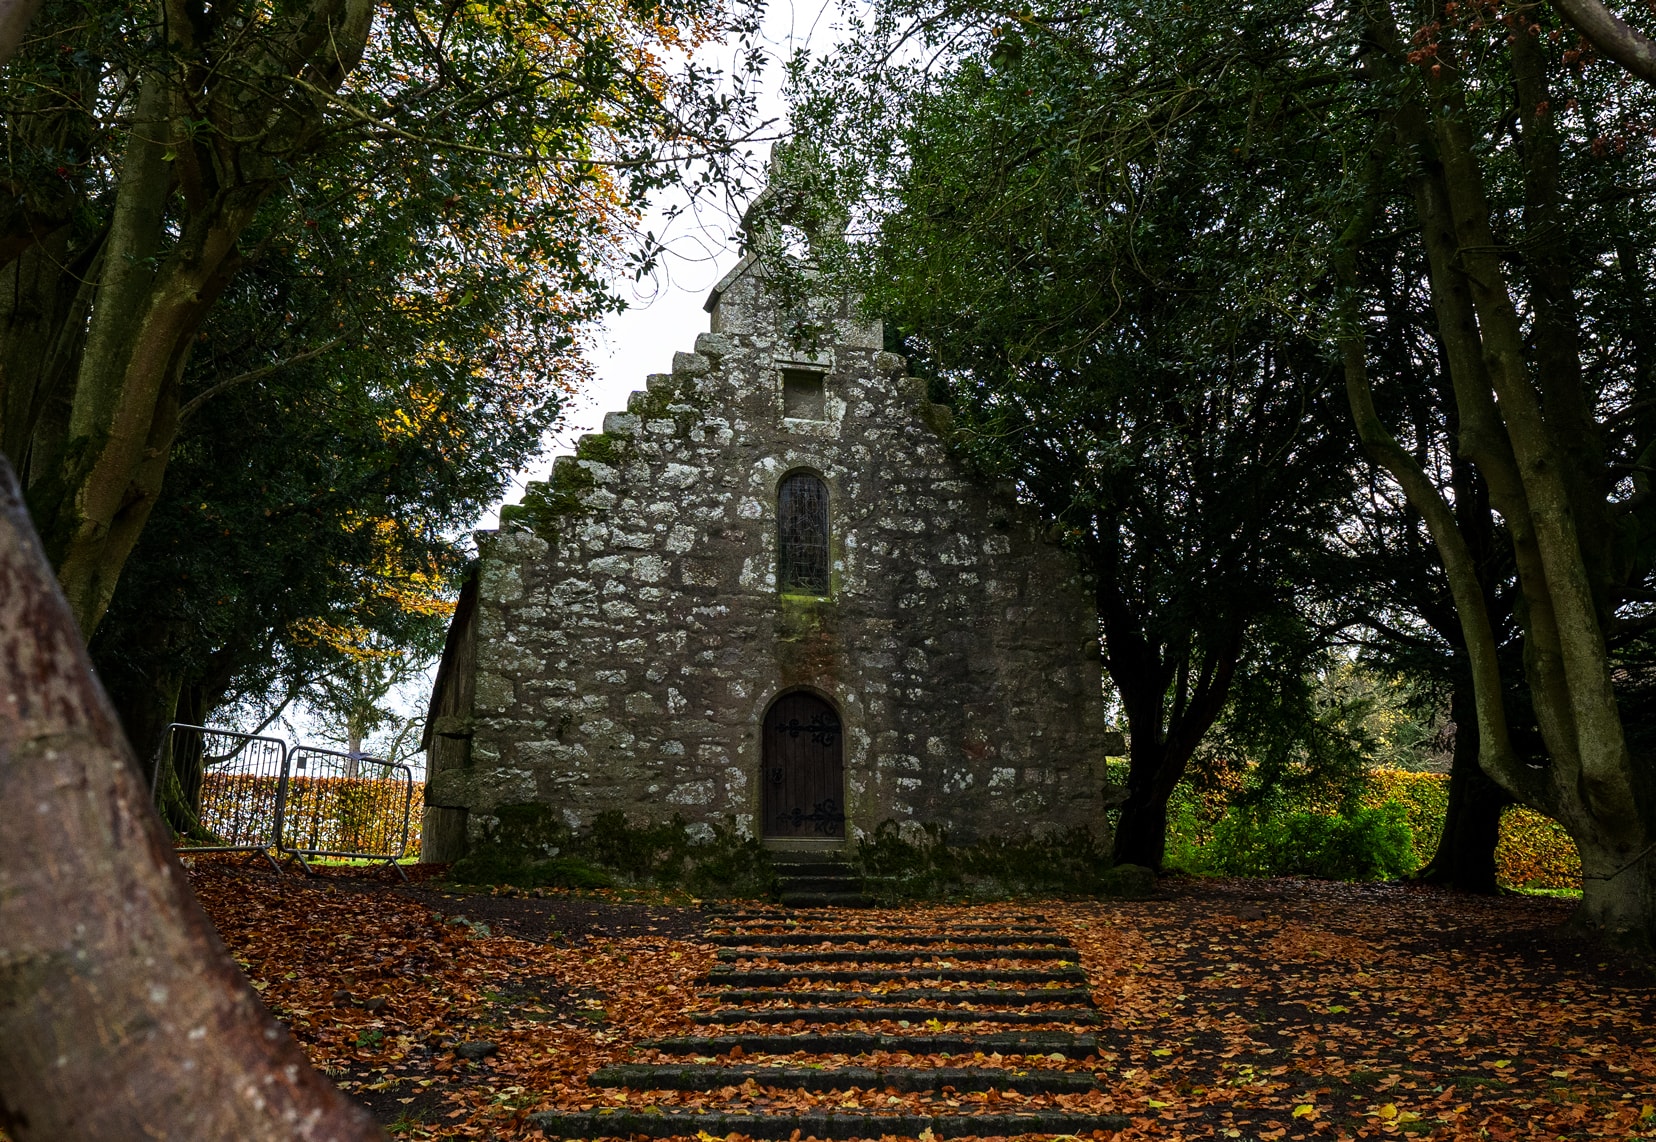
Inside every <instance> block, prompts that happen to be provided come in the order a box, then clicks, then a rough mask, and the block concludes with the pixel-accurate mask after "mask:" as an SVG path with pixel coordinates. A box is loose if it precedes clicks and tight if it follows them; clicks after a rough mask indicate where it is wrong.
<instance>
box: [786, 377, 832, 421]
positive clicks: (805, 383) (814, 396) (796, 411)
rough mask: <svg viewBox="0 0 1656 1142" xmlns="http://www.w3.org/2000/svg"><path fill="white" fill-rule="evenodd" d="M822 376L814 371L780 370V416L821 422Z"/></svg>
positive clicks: (825, 415) (822, 410) (822, 416)
mask: <svg viewBox="0 0 1656 1142" xmlns="http://www.w3.org/2000/svg"><path fill="white" fill-rule="evenodd" d="M822 377H823V375H822V374H821V373H819V372H817V371H815V370H814V369H783V370H782V415H783V416H791V417H793V418H794V419H795V420H823V419H826V417H827V413H826V412H825V411H824V408H823V391H822Z"/></svg>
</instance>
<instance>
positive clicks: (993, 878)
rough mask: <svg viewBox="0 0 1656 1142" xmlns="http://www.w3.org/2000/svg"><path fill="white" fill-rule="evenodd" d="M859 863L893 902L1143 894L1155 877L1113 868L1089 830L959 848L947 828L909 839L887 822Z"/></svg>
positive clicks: (859, 853) (860, 847)
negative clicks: (948, 833)
mask: <svg viewBox="0 0 1656 1142" xmlns="http://www.w3.org/2000/svg"><path fill="white" fill-rule="evenodd" d="M851 856H852V863H853V865H854V866H855V867H856V869H857V871H858V872H859V873H861V874H862V877H863V889H864V891H865V892H866V893H868V895H870V896H872V897H874V898H875V899H876V900H879V901H880V902H881V903H885V904H896V903H899V902H901V901H904V900H961V899H967V900H1001V899H1006V898H1009V897H1015V896H1139V895H1143V894H1145V893H1146V892H1148V891H1149V888H1150V885H1151V883H1152V882H1153V878H1152V877H1151V876H1150V875H1149V874H1148V873H1143V875H1140V873H1141V872H1142V871H1143V870H1134V869H1133V867H1132V866H1122V867H1119V868H1117V867H1112V865H1111V863H1110V849H1109V844H1108V843H1107V841H1106V840H1103V839H1101V838H1099V837H1095V836H1094V835H1093V834H1092V832H1091V831H1090V830H1088V829H1085V828H1077V829H1066V830H1063V831H1062V832H1053V833H1046V834H1041V835H1038V836H1036V835H1024V836H1015V837H999V836H992V837H985V838H984V839H982V840H980V841H977V842H975V843H973V844H968V845H961V844H953V843H951V842H950V841H949V838H948V835H947V834H946V833H944V832H943V831H942V830H941V829H937V828H932V827H928V828H927V829H926V830H925V832H924V834H923V835H922V836H911V838H909V839H905V838H904V837H903V835H902V833H901V831H899V829H898V827H897V825H896V824H895V822H892V821H886V822H885V823H884V824H882V825H880V827H879V828H877V829H876V830H875V831H874V834H873V835H872V836H870V837H864V838H863V839H862V840H860V841H858V842H857V845H856V848H855V849H854V850H853V852H852V854H851Z"/></svg>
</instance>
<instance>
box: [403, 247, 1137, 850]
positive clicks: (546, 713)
mask: <svg viewBox="0 0 1656 1142" xmlns="http://www.w3.org/2000/svg"><path fill="white" fill-rule="evenodd" d="M764 264H765V263H764V261H763V260H762V259H759V258H756V257H755V256H753V255H752V254H750V255H749V256H747V257H745V258H744V259H743V260H742V262H741V263H740V264H738V265H737V266H736V268H735V269H734V270H732V271H731V272H730V274H728V275H727V276H726V277H725V278H724V280H722V281H721V282H719V284H718V285H717V286H715V287H714V289H713V292H712V294H711V296H710V297H709V298H708V300H707V304H706V308H707V310H708V312H709V313H710V314H711V321H710V332H708V333H704V334H702V335H701V336H700V337H698V338H697V339H696V345H695V351H694V352H692V353H682V352H681V353H677V354H675V355H674V356H673V359H672V370H671V372H667V373H660V374H657V375H654V376H651V377H650V378H649V382H648V387H647V388H646V389H645V390H644V391H641V392H635V393H634V394H632V398H631V399H630V400H629V401H628V405H627V410H626V411H625V412H612V413H610V414H609V415H608V416H607V417H605V419H604V424H603V432H602V433H598V434H594V435H589V436H586V437H584V438H583V439H582V440H581V442H580V444H579V446H578V447H577V449H576V451H575V454H574V455H573V456H560V457H558V458H557V460H556V462H555V463H554V465H553V469H552V474H551V478H550V479H549V480H548V481H546V482H545V483H536V484H531V485H530V487H529V489H528V491H527V493H526V494H525V496H524V497H523V502H522V503H521V504H519V505H516V506H513V507H509V508H507V509H505V510H503V511H502V513H501V524H500V528H499V530H498V531H496V532H481V533H479V534H478V548H479V558H478V568H477V572H476V574H475V576H474V577H473V578H472V579H470V580H469V581H468V583H467V585H466V588H465V590H464V591H463V592H462V596H461V600H460V604H459V606H458V607H457V609H456V612H455V616H454V619H453V624H452V627H451V629H450V632H449V638H448V644H447V646H446V647H445V650H444V653H443V659H442V663H441V665H440V667H439V671H438V677H437V682H436V687H435V690H434V693H433V696H432V704H431V713H430V717H429V719H428V722H427V725H426V745H427V786H426V803H427V810H426V819H425V831H424V841H423V849H422V851H423V858H424V859H426V860H431V861H447V860H452V859H455V858H456V857H458V856H459V855H461V854H462V853H463V852H464V851H465V847H466V844H467V840H468V838H475V837H477V836H479V835H481V833H482V831H483V830H484V829H485V828H486V827H487V826H488V824H489V823H490V821H491V819H492V814H493V813H494V812H495V810H496V809H497V808H498V807H500V806H502V805H508V804H513V803H522V802H539V803H543V804H546V805H550V806H554V807H556V808H557V809H558V810H560V811H561V812H562V814H563V815H564V816H565V818H566V819H567V820H568V821H569V823H570V824H571V825H574V826H577V827H578V826H581V825H584V824H586V823H588V822H590V820H591V819H592V818H593V817H594V816H596V815H597V814H598V813H600V812H603V811H605V810H609V809H619V810H622V811H624V812H625V813H626V815H627V816H628V817H629V818H630V819H633V820H635V821H639V822H642V821H652V820H662V819H666V818H669V817H671V816H672V815H674V814H678V815H680V816H681V817H683V819H684V820H685V821H686V822H688V823H689V826H690V828H691V829H692V830H693V831H698V832H701V833H706V832H708V831H709V828H710V826H711V825H712V824H713V823H716V822H720V821H725V820H734V821H735V822H736V824H737V825H738V827H739V828H741V829H742V830H744V831H746V832H748V833H749V834H751V835H757V836H760V837H762V838H764V840H765V842H766V844H768V845H771V846H773V847H777V848H789V847H795V848H799V847H832V846H836V845H843V844H844V843H845V842H846V841H847V840H848V839H850V840H854V839H855V838H856V837H858V836H859V835H862V834H866V833H869V832H872V831H873V830H874V829H875V828H876V827H878V826H879V825H880V824H881V823H882V822H885V821H894V822H896V823H897V824H898V826H899V827H900V828H903V829H904V830H905V832H906V831H908V830H910V829H914V828H916V827H918V826H924V825H938V826H942V827H943V828H945V829H947V830H948V831H949V833H950V835H951V836H954V837H957V838H960V839H965V840H970V839H973V838H976V837H981V836H984V835H988V834H996V833H999V834H1003V835H1012V834H1021V833H1027V832H1030V831H1040V830H1043V829H1047V828H1063V827H1069V826H1075V825H1089V826H1093V827H1095V828H1096V827H1097V826H1098V825H1099V824H1100V823H1101V821H1102V814H1103V807H1104V806H1103V785H1104V750H1105V748H1106V746H1105V742H1106V740H1107V734H1106V727H1105V720H1104V710H1103V697H1102V688H1101V676H1100V664H1099V654H1098V644H1097V622H1096V619H1095V611H1094V608H1093V604H1092V600H1091V597H1090V594H1089V593H1088V591H1087V589H1086V588H1085V586H1084V584H1083V583H1082V582H1081V578H1080V574H1079V570H1078V567H1077V564H1076V561H1075V559H1074V558H1073V557H1072V556H1071V555H1070V554H1069V553H1067V552H1066V551H1064V550H1063V549H1061V548H1060V547H1058V546H1056V545H1054V544H1051V543H1049V542H1047V541H1046V540H1045V539H1044V538H1043V536H1042V534H1041V532H1040V530H1039V529H1038V528H1037V527H1036V526H1034V524H1033V523H1032V521H1031V520H1029V519H1028V518H1027V517H1026V516H1025V515H1024V513H1023V512H1022V511H1021V510H1020V508H1019V507H1018V506H1017V505H1016V504H1015V503H1014V502H1013V500H1012V498H1011V496H1010V495H1008V494H1006V493H1004V492H999V491H997V490H995V489H991V488H988V487H985V486H982V485H981V484H979V483H976V482H974V481H973V480H971V479H969V478H968V477H967V475H966V474H965V473H964V471H963V470H962V469H961V467H960V466H959V465H958V464H957V463H956V461H955V460H954V459H953V458H952V457H951V455H950V453H949V451H948V448H947V435H948V433H949V416H948V410H947V409H946V408H944V407H941V406H938V405H934V404H932V403H930V402H929V401H928V400H927V399H926V387H925V384H924V383H923V382H919V381H916V380H914V379H912V378H909V377H907V376H906V375H905V372H904V362H903V359H902V358H901V357H898V356H896V355H894V354H891V353H888V352H884V351H882V350H883V345H882V331H881V327H880V326H879V325H878V324H877V323H869V322H865V321H861V320H858V319H857V318H856V317H855V316H854V310H853V309H852V307H851V306H849V305H847V304H844V303H839V304H835V305H832V306H830V307H828V308H827V309H825V310H824V311H823V312H822V313H821V314H820V315H819V317H818V324H819V325H820V326H822V327H823V328H826V330H827V332H826V333H825V334H823V335H821V336H819V337H818V338H816V339H815V341H814V342H813V348H812V349H811V350H807V349H804V348H801V347H800V344H799V342H798V340H797V338H796V337H795V336H793V335H792V334H791V330H792V328H793V324H792V323H791V322H789V321H788V320H785V315H784V314H783V313H782V312H781V311H780V309H779V307H778V305H777V304H775V303H774V302H773V300H772V299H771V296H770V295H771V293H772V292H774V291H772V290H769V289H767V282H766V274H765V272H764Z"/></svg>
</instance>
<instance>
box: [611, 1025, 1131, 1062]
mask: <svg viewBox="0 0 1656 1142" xmlns="http://www.w3.org/2000/svg"><path fill="white" fill-rule="evenodd" d="M638 1046H639V1048H640V1049H641V1050H655V1051H660V1052H661V1053H662V1054H663V1055H722V1054H724V1053H725V1052H727V1051H730V1050H734V1049H736V1048H738V1047H739V1048H741V1049H742V1050H743V1051H745V1052H746V1053H748V1054H750V1055H753V1054H760V1055H794V1054H802V1055H863V1054H868V1053H871V1052H873V1051H893V1052H898V1051H907V1052H909V1053H910V1054H914V1055H973V1054H977V1053H979V1052H981V1053H982V1054H985V1055H1006V1056H1009V1057H1013V1058H1016V1057H1018V1056H1021V1055H1063V1056H1064V1057H1065V1058H1069V1059H1086V1058H1090V1057H1091V1056H1093V1055H1094V1054H1097V1052H1098V1036H1096V1035H1088V1034H1076V1033H1075V1032H1072V1031H1026V1032H1022V1033H1019V1032H1010V1033H1007V1034H989V1035H880V1034H875V1033H873V1032H870V1031H817V1032H807V1033H805V1034H799V1035H684V1036H680V1037H677V1038H673V1039H653V1040H648V1041H646V1042H643V1043H640V1044H638Z"/></svg>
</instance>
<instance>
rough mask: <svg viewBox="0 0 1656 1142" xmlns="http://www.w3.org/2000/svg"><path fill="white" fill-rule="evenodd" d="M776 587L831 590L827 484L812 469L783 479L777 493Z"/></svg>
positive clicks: (799, 591) (797, 592)
mask: <svg viewBox="0 0 1656 1142" xmlns="http://www.w3.org/2000/svg"><path fill="white" fill-rule="evenodd" d="M776 532H777V536H776V538H777V543H776V555H777V560H776V589H777V590H778V591H780V592H782V593H783V594H789V595H826V594H827V593H828V486H827V485H826V484H824V483H823V482H822V481H821V480H820V479H818V478H817V477H815V476H813V475H811V474H810V473H809V472H795V473H794V474H793V475H791V476H788V477H787V478H785V479H784V480H783V481H782V486H781V487H780V488H778V489H777V495H776Z"/></svg>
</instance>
